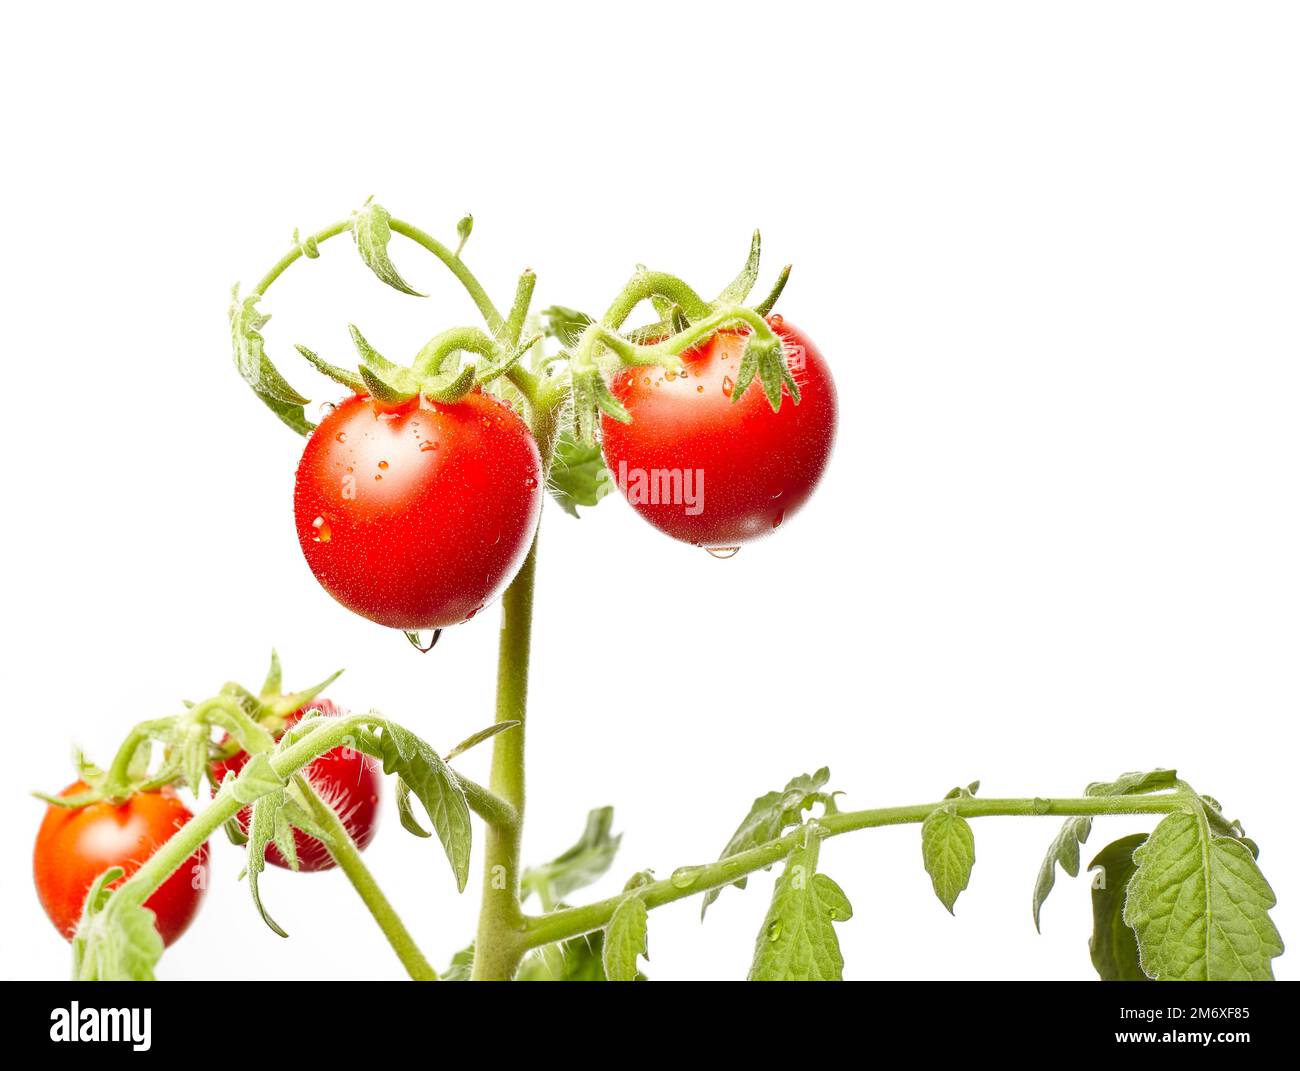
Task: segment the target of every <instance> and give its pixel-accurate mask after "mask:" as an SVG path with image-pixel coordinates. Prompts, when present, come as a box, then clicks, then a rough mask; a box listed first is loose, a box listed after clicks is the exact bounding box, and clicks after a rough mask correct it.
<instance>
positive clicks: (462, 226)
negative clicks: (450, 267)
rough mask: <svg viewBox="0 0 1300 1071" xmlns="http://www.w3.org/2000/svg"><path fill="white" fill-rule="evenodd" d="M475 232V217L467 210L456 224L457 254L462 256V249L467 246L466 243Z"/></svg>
mask: <svg viewBox="0 0 1300 1071" xmlns="http://www.w3.org/2000/svg"><path fill="white" fill-rule="evenodd" d="M473 233H474V217H473V216H472V215H470V214H469V213H468V212H466V213H465V214H464V215H463V216H461V217H460V220H459V221H458V222H457V224H456V239H457V241H458V243H459V244H458V245H457V246H456V256H460V254H461V251H462V250H463V249H464V248H465V243H466V242H468V241H469V236H470V235H471V234H473Z"/></svg>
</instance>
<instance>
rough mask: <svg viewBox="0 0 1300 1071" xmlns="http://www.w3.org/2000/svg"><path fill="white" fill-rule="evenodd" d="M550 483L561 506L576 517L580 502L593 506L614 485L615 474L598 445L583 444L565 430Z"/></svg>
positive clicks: (556, 450)
mask: <svg viewBox="0 0 1300 1071" xmlns="http://www.w3.org/2000/svg"><path fill="white" fill-rule="evenodd" d="M547 486H548V489H549V490H550V492H551V496H552V497H553V498H554V499H555V501H556V502H558V503H559V504H560V508H561V509H562V510H564V512H565V513H567V514H569V515H570V516H571V517H576V516H578V507H579V506H594V505H596V504H597V503H599V502H600V500H601V499H602V498H604V497H605V496H606V495H607V494H609V493H610V491H612V490H613V489H614V478H613V476H611V475H610V472H609V469H607V468H605V459H604V457H602V456H601V453H600V447H599V446H597V445H596V444H595V443H592V444H590V445H588V446H584V445H582V444H581V443H579V442H578V441H577V439H575V438H574V436H573V434H572V432H569V431H566V432H565V433H564V434H563V435H561V436H560V438H559V440H558V441H557V442H556V444H555V455H554V460H553V461H552V462H551V473H550V479H549V481H548V485H547Z"/></svg>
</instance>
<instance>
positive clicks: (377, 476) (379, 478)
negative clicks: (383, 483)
mask: <svg viewBox="0 0 1300 1071" xmlns="http://www.w3.org/2000/svg"><path fill="white" fill-rule="evenodd" d="M375 479H376V480H382V479H383V476H381V475H380V474H379V473H377V472H376V473H375Z"/></svg>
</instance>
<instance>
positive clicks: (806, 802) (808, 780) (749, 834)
mask: <svg viewBox="0 0 1300 1071" xmlns="http://www.w3.org/2000/svg"><path fill="white" fill-rule="evenodd" d="M830 776H831V771H830V769H829V767H826V766H823V767H822V768H821V769H820V770H818V771H817V772H816V773H814V774H811V775H810V774H800V775H799V776H798V777H794V778H791V780H790V781H789V783H787V784H786V786H785V788H783V789H782V790H781V791H780V792H768V793H767V794H766V795H762V796H759V797H758V799H756V800H755V801H754V803H753V806H751V807H750V808H749V814H747V815H745V818H744V821H742V822H741V823H740V825H739V826H738V827H737V829H736V832H734V833H733V834H732V835H731V839H730V840H729V841H727V846H726V847H725V848H723V849H722V854H721V855H720V856H718V859H719V860H722V859H726V858H728V857H729V856H732V855H737V854H739V853H740V852H743V851H745V850H747V849H749V848H756V847H758V846H759V845H760V844H766V843H767V842H768V841H770V840H776V838H777V837H779V836H780V835H781V833H782V832H783V831H784V830H785V829H786V827H788V826H797V825H798V824H799V823H800V822H802V821H803V812H804V811H805V810H807V809H808V808H809V807H810V806H812V804H813V802H814V801H815V800H816V799H817V798H818V797H820V795H821V789H822V787H823V786H824V785H825V784H826V782H827V781H829V780H830ZM746 884H748V879H746V878H741V879H740V880H739V881H734V882H732V885H734V886H735V887H736V888H737V889H743V888H744V887H745V886H746ZM721 892H722V890H721V889H710V890H709V891H708V892H707V893H705V894H704V903H703V905H702V906H701V907H700V918H701V919H703V918H704V914H705V912H706V911H708V910H709V905H710V904H711V903H713V901H714V900H716V899H717V898H718V896H719V895H720V894H721Z"/></svg>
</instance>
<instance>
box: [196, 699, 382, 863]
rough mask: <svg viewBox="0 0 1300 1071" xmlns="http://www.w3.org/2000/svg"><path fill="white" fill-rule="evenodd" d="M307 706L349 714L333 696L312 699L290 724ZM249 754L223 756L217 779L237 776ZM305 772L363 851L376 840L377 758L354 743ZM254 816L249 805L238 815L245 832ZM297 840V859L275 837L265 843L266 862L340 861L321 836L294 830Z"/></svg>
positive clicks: (291, 719)
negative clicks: (321, 839)
mask: <svg viewBox="0 0 1300 1071" xmlns="http://www.w3.org/2000/svg"><path fill="white" fill-rule="evenodd" d="M308 711H315V712H317V713H318V714H320V715H321V716H323V717H327V718H337V717H341V716H343V715H345V714H346V713H347V712H346V711H344V710H342V709H340V708H339V707H338V706H336V705H335V704H334V703H332V702H331V701H330V700H328V699H313V700H312V701H311V702H310V703H308V704H307V705H306V706H305V707H302V708H301V709H299V710H296V711H294V712H293V713H292V714H290V715H289V716H288V717H287V718H286V719H285V728H286V729H288V728H289V727H291V726H293V725H296V724H297V723H298V721H299V720H300V719H301V718H302V717H303V715H304V714H306V713H307V712H308ZM248 759H249V755H248V752H247V751H242V750H241V751H239V752H237V753H236V754H235V755H233V756H231V757H230V758H228V759H221V760H219V761H218V762H216V763H214V764H213V769H212V774H213V777H212V780H213V781H214V782H215V783H216V784H218V785H219V784H221V782H222V781H224V780H225V779H226V775H227V774H231V775H234V776H238V775H239V772H240V771H241V770H242V769H243V768H244V766H245V764H246V763H247V762H248ZM301 773H302V776H303V777H304V778H306V780H307V783H308V784H309V785H310V786H311V787H312V788H313V789H314V790H315V791H316V793H317V795H319V796H320V798H321V801H322V802H323V803H324V804H325V805H326V806H327V807H329V808H330V809H331V810H333V811H334V813H335V814H337V815H338V817H339V820H340V821H341V822H342V823H343V827H344V828H345V829H346V830H347V833H348V836H349V837H351V838H352V843H353V844H354V845H356V848H357V851H361V850H363V849H364V848H365V847H366V845H368V844H369V843H370V842H371V840H373V839H374V836H375V827H376V824H377V821H378V818H379V792H380V786H381V783H382V781H383V775H382V774H381V773H380V771H379V770H378V769H377V768H376V766H375V760H374V759H372V758H370V756H368V755H366V754H364V753H362V752H360V751H357V750H356V749H355V748H350V747H347V746H343V747H336V748H335V749H334V750H333V751H327V752H326V753H325V754H324V755H321V756H320V757H319V758H316V759H314V760H312V762H311V763H310V764H309V765H307V766H306V767H304V768H303V770H302V771H301ZM252 819H253V808H252V807H251V806H248V807H245V808H244V809H243V810H242V811H240V812H239V814H238V815H237V816H236V821H237V823H238V825H239V828H240V830H241V832H242V833H243V834H244V835H245V836H246V835H247V834H248V828H249V825H250V824H251V822H252ZM293 840H294V859H293V860H292V861H290V860H288V859H286V858H285V857H284V855H283V854H282V853H281V851H280V849H279V848H278V847H276V845H275V844H274V842H272V843H271V844H268V845H267V847H266V861H267V862H268V863H274V864H275V865H276V866H279V867H286V868H292V869H297V870H329V869H330V868H331V867H333V866H335V862H334V857H333V856H332V855H330V852H329V848H328V847H327V846H326V845H325V844H323V843H322V842H321V841H320V840H318V839H316V838H315V837H313V836H311V835H310V834H308V833H306V832H304V831H303V830H301V829H294V831H293ZM294 864H296V866H295V865H294Z"/></svg>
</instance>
